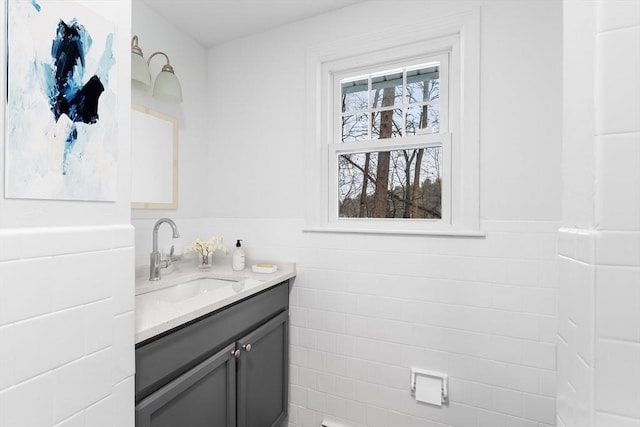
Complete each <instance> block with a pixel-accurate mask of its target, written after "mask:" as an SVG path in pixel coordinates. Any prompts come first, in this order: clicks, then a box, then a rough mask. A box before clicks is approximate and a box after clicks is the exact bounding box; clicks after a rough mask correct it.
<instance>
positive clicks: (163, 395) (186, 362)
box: [135, 282, 289, 427]
mask: <svg viewBox="0 0 640 427" xmlns="http://www.w3.org/2000/svg"><path fill="white" fill-rule="evenodd" d="M288 308H289V287H288V282H283V283H281V284H279V285H276V286H274V287H272V288H270V289H268V290H265V291H263V292H261V293H259V294H257V295H253V296H251V297H248V298H247V299H245V300H243V301H240V302H238V303H236V304H234V305H232V306H230V307H227V308H224V309H222V310H218V311H216V312H214V313H211V314H210V315H207V316H204V317H203V318H201V319H197V320H195V321H193V322H191V323H189V324H188V325H185V326H183V327H180V328H177V329H176V330H174V331H169V332H168V333H166V334H164V335H163V336H160V337H156V338H152V339H150V340H147V341H145V342H142V343H140V344H138V345H137V346H136V409H135V411H136V427H176V426H180V427H205V426H206V427H279V426H280V425H282V424H283V422H284V420H285V418H286V416H287V406H288V403H287V402H288V398H287V390H288V374H287V372H288V344H289V341H288V325H289V322H288V319H289V310H288Z"/></svg>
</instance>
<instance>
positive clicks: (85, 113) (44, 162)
mask: <svg viewBox="0 0 640 427" xmlns="http://www.w3.org/2000/svg"><path fill="white" fill-rule="evenodd" d="M114 33H115V25H114V24H113V23H112V22H110V21H108V20H107V19H105V18H104V17H102V16H100V15H98V14H96V13H95V12H93V11H91V10H90V9H88V8H87V7H85V6H83V5H81V4H79V3H77V2H75V1H68V0H67V1H59V0H58V1H56V0H8V1H7V50H6V53H7V93H6V117H5V123H6V125H5V197H7V198H19V199H56V200H91V201H115V200H116V187H117V127H116V94H115V88H116V84H117V81H116V78H117V75H116V66H115V56H114V50H113V49H114Z"/></svg>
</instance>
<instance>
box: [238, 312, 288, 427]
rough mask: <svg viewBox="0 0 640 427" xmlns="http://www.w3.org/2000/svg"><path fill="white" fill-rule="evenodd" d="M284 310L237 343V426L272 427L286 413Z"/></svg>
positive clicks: (286, 324)
mask: <svg viewBox="0 0 640 427" xmlns="http://www.w3.org/2000/svg"><path fill="white" fill-rule="evenodd" d="M288 318H289V316H288V313H286V312H285V313H282V314H280V315H279V316H278V317H276V318H275V319H272V320H271V321H269V322H267V323H266V324H265V325H263V326H262V327H260V328H258V329H257V330H256V331H255V332H253V333H251V334H249V335H247V336H245V337H244V338H242V339H241V340H240V341H239V342H238V348H239V349H242V350H243V351H242V352H241V353H240V354H241V355H240V358H239V360H238V382H237V386H238V427H254V426H264V427H272V426H273V427H276V426H279V425H280V424H281V423H282V421H284V419H285V417H286V415H287V405H288V402H287V388H288V382H289V381H288V375H287V372H288V369H287V347H288V340H287V336H288V335H287V329H288V325H289V322H288Z"/></svg>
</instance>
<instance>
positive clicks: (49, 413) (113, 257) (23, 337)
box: [0, 0, 134, 427]
mask: <svg viewBox="0 0 640 427" xmlns="http://www.w3.org/2000/svg"><path fill="white" fill-rule="evenodd" d="M81 3H83V4H84V5H86V6H87V7H90V8H91V9H93V10H94V11H96V12H97V13H100V14H102V15H103V16H105V17H107V18H108V19H110V20H111V21H112V22H114V23H115V25H116V44H115V51H116V60H117V62H116V64H117V65H116V66H117V67H118V68H117V72H118V87H117V88H116V93H117V94H118V105H119V106H122V105H125V106H127V105H128V104H129V102H130V89H129V76H130V71H129V70H130V68H129V67H130V60H129V55H130V54H129V51H130V44H129V43H130V41H129V34H130V16H131V15H130V1H129V0H119V1H83V2H81ZM1 14H2V20H3V21H4V20H5V8H2V12H1ZM4 37H5V32H4V31H3V32H1V35H0V39H1V40H0V41H1V43H0V44H4V43H5V40H4ZM5 65H6V64H5V57H4V56H2V57H0V68H2V69H5ZM4 84H5V80H4V79H2V82H1V83H0V86H1V88H0V89H1V91H2V93H5V87H4ZM2 105H3V107H2V108H3V109H4V103H3V104H2ZM0 117H2V118H1V119H0V120H2V127H3V129H4V127H5V125H6V124H5V123H4V117H5V115H4V111H2V114H1V115H0ZM129 122H130V120H129V113H128V109H126V108H121V109H120V110H119V111H118V125H119V127H118V191H117V200H116V202H114V203H93V202H70V201H41V200H15V199H14V200H10V199H4V198H0V343H1V344H0V426H2V427H26V426H38V427H47V426H59V427H62V426H91V427H95V426H113V425H118V426H124V427H127V426H133V424H134V421H133V394H134V391H133V390H134V383H133V374H134V353H133V336H134V316H133V307H134V302H133V301H134V300H133V229H132V228H131V226H130V225H129V218H130V209H129V204H130V185H129V179H130V172H129V169H130V161H129V152H130V151H129V144H130V134H129V130H130V126H129V125H130V123H129ZM3 155H4V150H1V151H0V187H2V188H4V159H3V158H1V157H2V156H3Z"/></svg>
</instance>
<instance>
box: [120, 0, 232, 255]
mask: <svg viewBox="0 0 640 427" xmlns="http://www.w3.org/2000/svg"><path fill="white" fill-rule="evenodd" d="M132 9H133V11H132V34H136V35H137V36H138V38H139V46H140V47H141V48H142V50H143V53H144V56H145V58H149V56H150V55H151V54H152V53H153V52H156V51H162V52H165V53H166V54H167V55H168V56H169V59H170V60H171V65H172V66H173V67H174V69H175V72H176V75H177V76H178V79H179V80H180V84H181V86H182V95H183V98H184V101H183V102H182V103H181V104H169V103H166V102H162V101H157V100H154V99H152V97H151V91H150V90H149V91H147V92H144V91H141V90H140V89H138V88H133V89H132V99H133V102H135V103H137V104H141V105H144V106H145V107H149V108H152V109H154V110H156V111H160V112H163V113H165V114H168V115H171V116H173V117H176V118H177V119H178V126H179V137H178V138H179V142H178V144H179V153H178V159H179V166H178V168H179V180H178V186H179V188H178V209H175V210H143V209H133V210H132V211H131V217H132V224H133V225H134V227H135V230H136V265H145V264H146V265H148V264H149V253H150V252H151V232H152V228H153V225H154V223H155V221H156V220H158V219H159V218H162V217H169V218H172V219H174V220H176V222H177V223H178V227H179V228H180V232H181V236H182V237H181V238H180V239H178V240H172V239H171V232H170V231H169V228H168V227H167V228H166V230H165V228H164V227H163V228H162V229H161V230H160V233H159V247H160V248H161V249H164V250H166V251H168V250H169V248H170V246H171V245H175V246H176V249H177V250H178V249H180V248H182V247H184V246H185V245H186V244H188V243H189V242H190V241H192V240H193V239H195V238H196V237H198V234H199V233H200V230H201V229H202V218H204V217H205V216H206V207H207V200H209V199H210V198H211V195H212V193H211V187H212V185H211V183H210V181H209V180H208V179H207V174H208V173H207V169H208V168H209V162H208V156H209V152H210V150H212V149H213V147H211V144H210V141H209V140H208V138H207V132H208V131H209V130H210V127H209V126H208V123H207V120H208V115H207V108H208V96H207V95H208V94H207V53H206V49H205V48H204V47H202V46H201V45H200V44H198V43H197V42H196V41H194V40H193V39H192V38H190V37H189V36H187V35H186V34H185V33H184V32H183V31H181V30H180V29H179V28H176V27H175V26H174V25H173V24H170V23H169V22H167V20H166V19H165V18H163V17H162V16H160V15H158V14H157V13H156V12H155V11H153V10H152V9H150V8H149V7H148V6H147V5H146V4H145V3H143V2H142V1H141V0H134V1H133V2H132ZM163 61H164V58H163V57H162V56H159V57H155V58H154V59H153V60H152V62H151V64H150V67H151V72H152V76H156V75H157V73H158V72H159V71H160V68H161V67H162V65H164V62H163ZM212 102H220V100H219V99H217V98H213V101H212ZM132 143H134V144H135V141H133V142H132ZM202 237H204V236H202Z"/></svg>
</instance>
